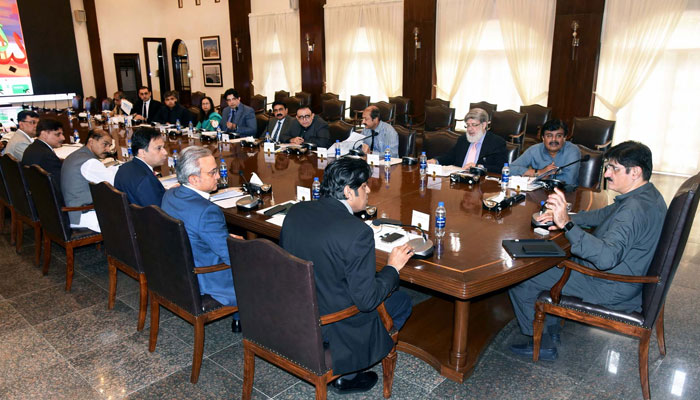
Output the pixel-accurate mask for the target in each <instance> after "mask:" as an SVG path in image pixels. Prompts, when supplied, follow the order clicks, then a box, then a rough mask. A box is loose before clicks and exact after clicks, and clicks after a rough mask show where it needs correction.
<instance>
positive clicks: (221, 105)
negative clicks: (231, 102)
mask: <svg viewBox="0 0 700 400" xmlns="http://www.w3.org/2000/svg"><path fill="white" fill-rule="evenodd" d="M226 107H228V104H226V96H224V94H223V93H221V98H220V99H219V110H218V111H219V114H221V113H222V112H224V108H226Z"/></svg>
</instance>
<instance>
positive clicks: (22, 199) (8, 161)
mask: <svg viewBox="0 0 700 400" xmlns="http://www.w3.org/2000/svg"><path fill="white" fill-rule="evenodd" d="M0 168H2V174H3V176H4V177H5V183H6V184H7V190H8V192H9V193H10V199H11V200H12V208H11V209H10V212H11V213H12V214H11V219H12V220H14V221H15V222H14V231H13V232H14V234H15V235H16V237H15V246H16V247H15V250H16V251H17V253H19V252H20V250H21V249H22V238H23V237H24V225H25V224H26V225H28V226H30V227H32V228H34V264H36V265H39V262H40V261H41V222H40V221H39V215H38V214H37V213H36V209H35V208H34V202H33V201H32V197H31V195H30V194H29V193H30V192H29V185H27V182H26V180H25V177H24V172H23V170H22V167H21V166H20V164H19V161H17V159H16V158H14V157H12V156H11V155H10V154H5V155H4V156H2V157H0Z"/></svg>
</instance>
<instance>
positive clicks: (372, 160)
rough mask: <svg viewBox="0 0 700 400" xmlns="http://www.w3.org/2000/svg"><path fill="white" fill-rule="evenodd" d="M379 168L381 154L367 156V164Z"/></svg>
mask: <svg viewBox="0 0 700 400" xmlns="http://www.w3.org/2000/svg"><path fill="white" fill-rule="evenodd" d="M372 163H374V165H376V166H379V154H367V164H370V165H372Z"/></svg>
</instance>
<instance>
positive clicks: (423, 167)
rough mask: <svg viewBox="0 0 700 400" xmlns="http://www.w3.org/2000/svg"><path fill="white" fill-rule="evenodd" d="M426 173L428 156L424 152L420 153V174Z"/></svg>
mask: <svg viewBox="0 0 700 400" xmlns="http://www.w3.org/2000/svg"><path fill="white" fill-rule="evenodd" d="M427 173H428V156H426V155H425V152H424V151H422V152H421V153H420V176H425V175H426V174H427Z"/></svg>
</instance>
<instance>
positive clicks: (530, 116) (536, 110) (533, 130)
mask: <svg viewBox="0 0 700 400" xmlns="http://www.w3.org/2000/svg"><path fill="white" fill-rule="evenodd" d="M520 112H521V113H525V114H527V126H526V127H525V136H527V137H529V138H532V139H536V138H537V135H538V134H539V131H540V128H541V127H542V125H544V123H545V122H547V121H549V120H550V119H551V118H552V108H551V107H544V106H541V105H539V104H531V105H529V106H520Z"/></svg>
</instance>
